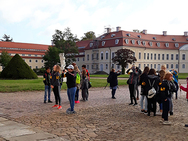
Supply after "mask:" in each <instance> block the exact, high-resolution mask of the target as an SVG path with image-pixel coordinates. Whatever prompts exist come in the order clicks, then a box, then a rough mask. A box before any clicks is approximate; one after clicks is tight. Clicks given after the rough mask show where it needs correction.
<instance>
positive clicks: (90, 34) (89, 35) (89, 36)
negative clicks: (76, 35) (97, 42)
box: [81, 31, 96, 41]
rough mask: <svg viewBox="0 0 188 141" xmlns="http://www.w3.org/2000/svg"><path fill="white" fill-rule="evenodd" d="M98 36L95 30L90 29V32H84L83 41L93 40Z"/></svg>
mask: <svg viewBox="0 0 188 141" xmlns="http://www.w3.org/2000/svg"><path fill="white" fill-rule="evenodd" d="M95 38H96V36H95V32H93V31H89V32H86V33H84V36H83V37H82V39H81V40H82V41H85V40H92V39H95Z"/></svg>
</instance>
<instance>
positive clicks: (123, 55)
mask: <svg viewBox="0 0 188 141" xmlns="http://www.w3.org/2000/svg"><path fill="white" fill-rule="evenodd" d="M112 61H113V62H114V63H116V64H117V65H121V67H122V73H123V74H125V67H126V66H127V64H128V63H129V64H132V63H134V62H135V61H137V59H136V57H135V56H134V52H133V51H132V50H130V49H119V50H117V51H116V52H115V56H114V58H112Z"/></svg>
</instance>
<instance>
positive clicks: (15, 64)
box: [1, 54, 38, 79]
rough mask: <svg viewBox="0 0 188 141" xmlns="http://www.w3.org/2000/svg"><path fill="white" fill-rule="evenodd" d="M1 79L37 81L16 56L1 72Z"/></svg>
mask: <svg viewBox="0 0 188 141" xmlns="http://www.w3.org/2000/svg"><path fill="white" fill-rule="evenodd" d="M1 78H10V79H37V78H38V77H37V75H36V73H34V71H33V70H32V69H31V68H30V67H29V66H28V65H27V63H25V61H24V60H23V59H22V58H21V57H20V56H19V55H18V54H16V55H15V56H14V57H13V58H12V59H11V60H10V62H9V63H8V65H7V66H6V67H5V68H4V69H3V71H2V72H1Z"/></svg>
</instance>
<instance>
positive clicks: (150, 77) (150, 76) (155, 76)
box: [148, 75, 158, 79]
mask: <svg viewBox="0 0 188 141" xmlns="http://www.w3.org/2000/svg"><path fill="white" fill-rule="evenodd" d="M148 78H149V79H156V78H158V76H157V75H148Z"/></svg>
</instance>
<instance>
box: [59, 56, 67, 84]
mask: <svg viewBox="0 0 188 141" xmlns="http://www.w3.org/2000/svg"><path fill="white" fill-rule="evenodd" d="M59 59H60V64H61V66H60V67H61V71H63V70H64V69H65V66H66V63H65V56H64V53H60V54H59ZM66 81H67V80H66V78H63V82H66Z"/></svg>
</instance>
